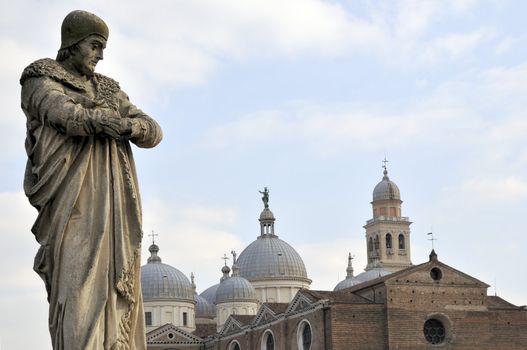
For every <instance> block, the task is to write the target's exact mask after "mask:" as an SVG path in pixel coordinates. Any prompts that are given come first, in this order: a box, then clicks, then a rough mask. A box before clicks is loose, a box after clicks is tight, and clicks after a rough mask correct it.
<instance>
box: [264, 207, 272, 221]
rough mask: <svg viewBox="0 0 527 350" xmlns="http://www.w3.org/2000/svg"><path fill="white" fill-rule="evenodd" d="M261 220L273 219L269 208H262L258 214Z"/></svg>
mask: <svg viewBox="0 0 527 350" xmlns="http://www.w3.org/2000/svg"><path fill="white" fill-rule="evenodd" d="M262 220H273V221H274V220H275V218H274V214H273V212H272V211H271V210H270V209H269V208H265V209H264V210H262V213H261V214H260V221H262Z"/></svg>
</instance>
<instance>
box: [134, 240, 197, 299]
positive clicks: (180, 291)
mask: <svg viewBox="0 0 527 350" xmlns="http://www.w3.org/2000/svg"><path fill="white" fill-rule="evenodd" d="M149 250H150V253H151V254H152V255H151V257H150V258H148V263H147V264H146V265H143V266H141V288H142V290H143V299H144V300H148V301H151V300H155V299H179V300H188V301H190V302H193V301H194V291H193V289H192V285H191V283H190V281H189V280H188V278H187V276H185V274H183V273H182V272H181V271H179V270H178V269H176V268H175V267H172V266H170V265H167V264H163V263H162V262H161V258H160V257H159V256H157V252H158V251H159V247H158V246H157V245H155V244H152V245H151V246H150V249H149Z"/></svg>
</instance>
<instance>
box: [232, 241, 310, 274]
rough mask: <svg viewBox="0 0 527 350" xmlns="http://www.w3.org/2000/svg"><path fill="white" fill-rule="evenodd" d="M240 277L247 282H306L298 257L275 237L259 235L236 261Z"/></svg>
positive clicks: (302, 264) (304, 268)
mask: <svg viewBox="0 0 527 350" xmlns="http://www.w3.org/2000/svg"><path fill="white" fill-rule="evenodd" d="M238 266H239V267H240V276H242V277H244V278H246V279H248V280H249V281H254V280H259V279H274V278H280V279H282V278H293V279H297V278H298V279H302V280H308V278H307V273H306V267H305V265H304V262H303V261H302V258H301V257H300V255H299V254H298V253H297V252H296V250H294V249H293V247H291V246H290V245H289V244H287V243H286V242H284V241H282V240H281V239H280V238H278V236H276V235H269V234H265V235H261V236H260V237H258V238H257V239H256V241H254V242H252V243H251V244H249V246H248V247H247V248H245V250H244V251H243V252H242V253H241V254H240V257H239V259H238Z"/></svg>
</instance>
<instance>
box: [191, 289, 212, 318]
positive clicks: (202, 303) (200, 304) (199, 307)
mask: <svg viewBox="0 0 527 350" xmlns="http://www.w3.org/2000/svg"><path fill="white" fill-rule="evenodd" d="M194 300H195V301H196V307H195V311H196V318H214V317H215V316H216V308H215V306H214V304H211V303H209V302H208V301H207V299H205V298H204V297H202V296H200V295H197V294H196V295H194Z"/></svg>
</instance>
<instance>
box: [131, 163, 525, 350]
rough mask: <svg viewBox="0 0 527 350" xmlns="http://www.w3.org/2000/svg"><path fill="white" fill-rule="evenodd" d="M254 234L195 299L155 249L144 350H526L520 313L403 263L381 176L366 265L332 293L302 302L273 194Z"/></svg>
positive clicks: (407, 251) (301, 283) (406, 236)
mask: <svg viewBox="0 0 527 350" xmlns="http://www.w3.org/2000/svg"><path fill="white" fill-rule="evenodd" d="M262 194H263V198H262V199H263V202H264V209H263V211H262V212H261V214H260V218H259V222H260V232H259V235H258V236H257V237H256V240H255V241H253V242H252V243H251V244H249V245H248V246H247V247H246V248H245V249H244V250H243V251H242V252H241V254H239V256H237V254H236V253H235V252H232V258H233V259H232V266H227V264H225V266H223V268H222V269H221V272H222V276H221V279H220V280H219V283H218V284H215V285H213V286H210V287H209V288H207V289H206V290H205V291H204V292H203V293H201V294H197V292H196V285H195V283H194V276H193V275H191V276H190V280H189V278H187V276H186V275H185V274H184V273H182V272H181V271H179V270H178V269H177V268H175V267H173V266H170V265H167V264H164V263H163V262H162V259H161V257H160V255H159V254H158V253H159V247H158V246H157V245H156V244H155V243H153V244H152V245H151V246H150V248H149V251H150V257H149V258H148V262H147V264H146V265H144V266H142V268H141V285H142V290H143V299H144V310H145V321H146V328H147V345H148V349H149V350H154V349H155V350H176V349H181V350H187V349H196V350H201V349H203V350H205V349H211V350H212V349H214V350H245V349H247V350H248V349H251V350H253V349H261V350H297V349H298V350H322V349H333V350H351V349H359V350H368V349H372V350H374V349H375V350H377V349H379V350H382V349H404V350H411V349H435V348H441V349H474V350H475V349H489V350H490V349H518V350H519V349H527V308H526V307H519V306H515V305H513V304H511V303H509V302H507V301H505V300H503V299H501V298H500V297H498V296H489V295H488V293H487V289H488V287H489V285H488V284H486V283H485V282H482V281H480V280H478V279H476V278H474V277H472V276H469V275H467V274H465V273H463V272H462V271H459V270H456V269H455V268H453V267H451V266H449V265H447V264H446V263H445V262H443V261H441V260H440V259H439V257H438V255H437V254H436V252H435V251H434V250H432V252H431V253H430V256H429V259H428V261H425V262H421V263H419V264H417V265H414V264H413V263H412V261H411V240H410V225H411V222H410V220H409V218H408V217H405V216H402V211H401V206H402V201H401V195H400V192H399V188H398V187H397V185H396V184H395V183H394V182H393V181H391V180H390V178H389V177H388V171H387V169H386V167H384V173H383V177H382V180H381V181H380V182H379V183H378V184H377V185H376V186H375V188H374V190H373V199H372V202H371V204H372V218H371V219H370V220H368V221H367V222H366V225H365V226H364V229H365V238H366V239H365V249H366V250H367V265H366V267H365V269H364V272H362V273H360V274H358V275H354V270H353V266H352V259H353V258H352V256H351V254H350V256H349V257H348V266H347V269H346V271H347V275H346V278H345V279H344V280H342V281H340V282H339V283H338V284H337V285H336V286H335V288H334V290H332V291H322V290H310V284H311V280H310V279H309V277H308V273H307V271H306V268H305V265H304V262H303V261H302V258H301V256H300V255H299V254H298V252H297V251H296V250H295V249H294V248H293V247H292V246H291V245H289V244H288V243H287V242H285V241H284V240H282V239H280V238H279V237H278V235H277V234H276V231H275V216H274V214H273V212H272V211H271V210H270V208H269V193H268V191H267V189H265V191H264V192H262Z"/></svg>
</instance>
